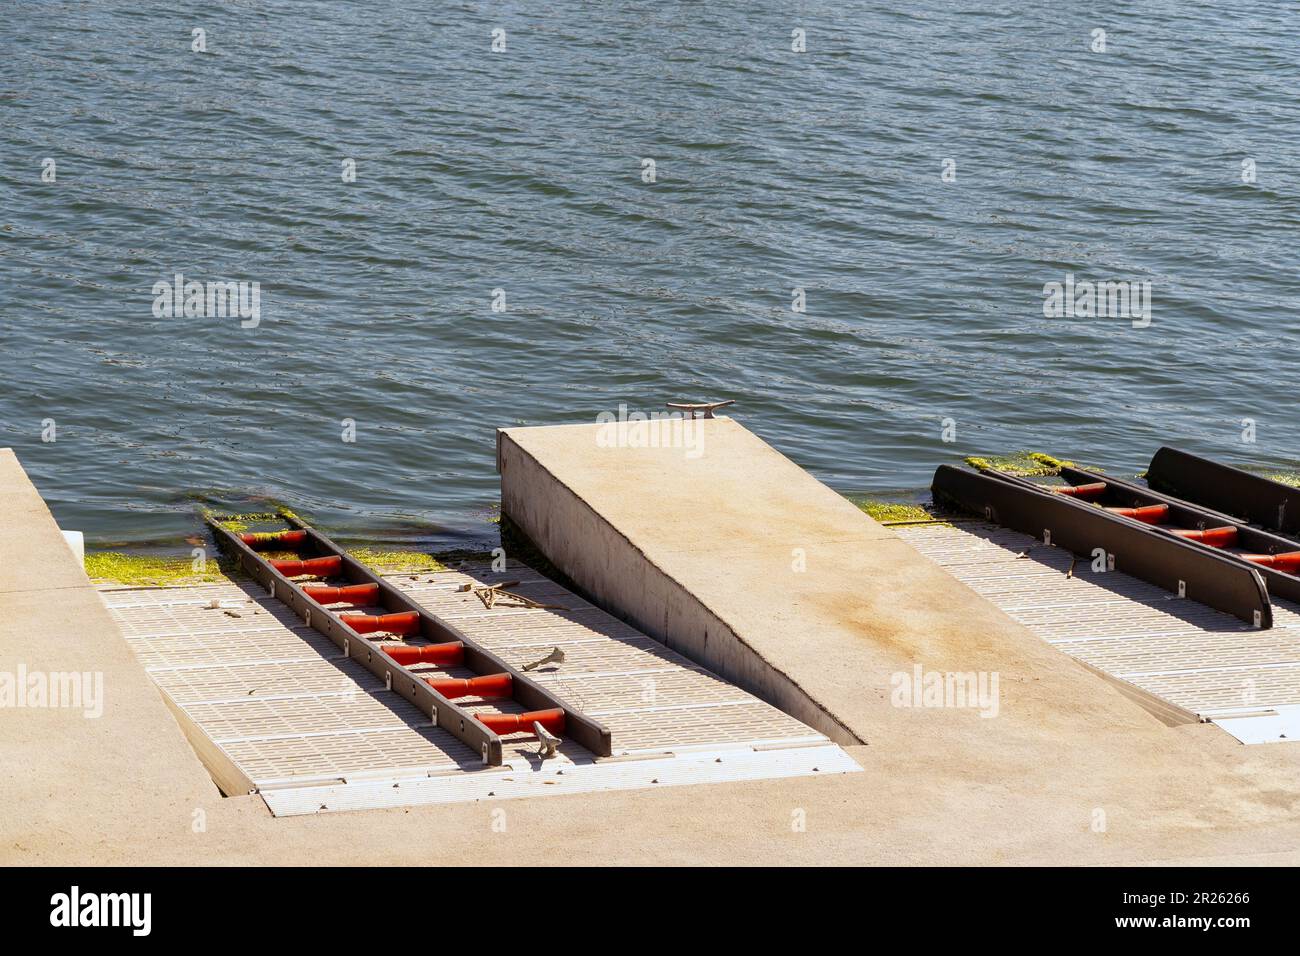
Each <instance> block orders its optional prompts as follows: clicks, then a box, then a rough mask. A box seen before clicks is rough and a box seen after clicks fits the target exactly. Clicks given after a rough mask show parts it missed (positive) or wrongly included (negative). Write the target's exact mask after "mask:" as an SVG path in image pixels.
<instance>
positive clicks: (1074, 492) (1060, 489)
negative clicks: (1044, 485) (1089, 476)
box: [1049, 481, 1106, 501]
mask: <svg viewBox="0 0 1300 956" xmlns="http://www.w3.org/2000/svg"><path fill="white" fill-rule="evenodd" d="M1049 487H1050V488H1051V489H1052V491H1053V492H1054V493H1055V494H1058V495H1065V496H1066V497H1068V498H1086V499H1087V500H1089V501H1091V500H1092V499H1093V498H1100V497H1101V496H1102V495H1104V494H1105V493H1106V482H1104V481H1094V482H1093V483H1092V484H1088V485H1050V486H1049Z"/></svg>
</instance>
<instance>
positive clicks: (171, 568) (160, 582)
mask: <svg viewBox="0 0 1300 956" xmlns="http://www.w3.org/2000/svg"><path fill="white" fill-rule="evenodd" d="M196 563H197V562H196V561H194V560H193V559H191V558H169V557H160V556H158V555H149V554H124V553H122V552H121V551H91V552H87V554H86V575H87V577H89V578H90V579H91V581H93V582H95V583H97V584H126V585H133V586H137V587H181V586H185V585H195V584H221V583H225V582H227V581H230V580H232V579H234V578H235V577H236V576H237V575H238V574H239V572H238V570H237V567H236V565H235V562H234V561H231V560H227V559H225V558H219V559H215V560H214V559H211V558H209V559H208V560H206V561H204V562H203V563H202V570H197V569H196V567H195V565H196Z"/></svg>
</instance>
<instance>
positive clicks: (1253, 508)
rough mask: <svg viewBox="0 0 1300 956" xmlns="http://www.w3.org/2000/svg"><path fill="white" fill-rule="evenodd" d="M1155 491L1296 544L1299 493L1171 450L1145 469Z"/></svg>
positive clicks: (1299, 535)
mask: <svg viewBox="0 0 1300 956" xmlns="http://www.w3.org/2000/svg"><path fill="white" fill-rule="evenodd" d="M1147 484H1148V485H1150V486H1151V487H1152V488H1153V489H1155V490H1156V491H1161V492H1164V493H1165V494H1169V495H1175V496H1176V497H1179V498H1182V499H1183V500H1184V501H1190V502H1193V503H1195V504H1199V505H1204V506H1206V507H1207V508H1213V509H1214V510H1215V511H1221V512H1223V513H1224V514H1229V515H1237V516H1238V520H1241V521H1246V522H1249V523H1250V524H1257V525H1259V526H1260V527H1262V528H1268V529H1270V530H1272V531H1277V532H1279V533H1281V534H1285V535H1289V536H1291V537H1293V538H1297V539H1300V488H1292V487H1291V486H1290V485H1284V484H1282V483H1281V482H1280V481H1273V480H1272V479H1271V478H1265V477H1263V476H1261V475H1255V474H1251V473H1250V472H1248V471H1244V470H1242V469H1241V468H1234V467H1233V466H1232V465H1224V464H1222V463H1220V462H1217V461H1211V460H1210V459H1208V458H1202V457H1201V456H1199V455H1193V454H1191V453H1190V452H1186V451H1179V450H1178V449H1176V448H1160V449H1158V450H1157V451H1156V453H1155V455H1153V456H1152V458H1151V466H1150V467H1149V468H1148V469H1147Z"/></svg>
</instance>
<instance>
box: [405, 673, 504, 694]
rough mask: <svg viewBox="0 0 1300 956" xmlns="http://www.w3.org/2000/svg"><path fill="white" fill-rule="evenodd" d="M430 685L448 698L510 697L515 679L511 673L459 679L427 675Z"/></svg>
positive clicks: (427, 681)
mask: <svg viewBox="0 0 1300 956" xmlns="http://www.w3.org/2000/svg"><path fill="white" fill-rule="evenodd" d="M424 681H425V683H427V684H428V685H429V686H430V687H432V688H433V689H434V690H436V691H437V692H438V693H439V694H441V695H442V696H443V697H446V698H447V699H449V700H450V699H451V698H453V697H470V696H474V697H509V696H510V695H511V692H512V690H511V688H512V686H513V684H514V681H512V680H511V678H510V675H509V674H486V675H484V676H483V677H471V678H469V679H468V680H458V679H457V678H454V677H426V678H425V679H424Z"/></svg>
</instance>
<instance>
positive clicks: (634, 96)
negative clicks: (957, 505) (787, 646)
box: [0, 0, 1300, 545]
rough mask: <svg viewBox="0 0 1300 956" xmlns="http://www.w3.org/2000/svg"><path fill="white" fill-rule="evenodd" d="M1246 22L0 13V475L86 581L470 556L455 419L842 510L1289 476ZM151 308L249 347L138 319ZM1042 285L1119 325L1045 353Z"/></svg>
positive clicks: (1297, 151) (955, 16) (303, 6)
mask: <svg viewBox="0 0 1300 956" xmlns="http://www.w3.org/2000/svg"><path fill="white" fill-rule="evenodd" d="M142 7H143V8H146V9H144V10H141V9H140V8H142ZM1026 7H1028V9H1026ZM1288 9H1294V8H1288V7H1287V5H1282V4H1276V3H1273V2H1260V3H1254V2H1242V3H1234V4H1231V5H1230V6H1223V5H1219V4H1213V3H1192V2H1160V0H1155V2H1144V3H1082V4H1068V5H1062V4H1056V3H1042V4H1029V5H1026V4H1003V5H997V4H994V5H987V4H984V5H976V4H956V3H943V2H937V0H918V2H916V3H911V4H903V5H896V4H891V5H883V4H873V3H854V2H835V3H820V2H807V3H800V4H796V5H793V6H792V5H790V4H782V3H775V2H769V0H754V2H749V3H743V4H742V3H712V4H694V3H692V4H679V3H664V2H630V3H620V4H593V3H579V2H573V0H561V2H550V3H546V4H536V3H493V4H486V3H483V4H464V3H449V4H428V3H416V2H411V0H393V2H389V3H385V4H379V5H372V4H359V3H358V4H320V3H315V2H296V3H295V2H288V3H276V4H262V3H252V2H228V3H196V2H189V3H187V2H173V3H168V4H165V5H163V4H157V5H149V4H125V3H116V2H99V3H59V2H47V3H21V4H17V3H15V4H7V5H6V7H5V11H4V15H3V17H0V349H2V358H0V445H11V446H13V447H14V448H15V449H16V451H17V452H18V454H19V456H20V458H21V460H22V462H23V464H24V465H25V466H26V468H27V469H28V471H29V472H30V473H31V475H32V477H33V478H34V480H35V482H36V484H37V485H38V487H39V488H40V489H41V491H42V492H43V493H44V494H45V495H46V497H47V499H48V500H49V502H50V504H51V506H52V508H53V510H54V512H55V515H56V517H57V518H58V519H59V520H60V522H61V523H63V524H64V525H65V526H67V527H73V528H80V529H84V530H85V531H86V532H87V533H88V534H89V536H90V537H91V539H92V541H93V542H95V543H98V544H101V545H103V544H111V543H120V542H132V543H145V542H158V541H166V540H173V539H177V538H179V537H180V536H182V535H184V534H186V533H189V532H192V531H193V530H194V529H195V528H196V527H197V518H196V510H195V509H196V505H198V504H199V503H209V504H214V505H216V506H218V507H223V508H224V507H231V508H243V507H247V506H248V505H249V504H253V505H256V504H257V503H258V502H259V501H262V500H264V499H271V500H277V501H283V502H285V503H287V504H288V505H290V506H291V507H293V508H295V509H297V510H299V511H301V512H303V513H305V514H308V515H311V516H314V517H315V518H316V519H317V520H318V521H319V522H320V523H321V524H322V525H323V526H325V527H327V528H329V529H332V530H335V531H339V532H341V533H344V534H348V535H364V536H373V537H381V538H382V537H394V536H399V535H402V534H406V533H416V534H422V535H425V536H432V537H434V538H436V539H437V540H440V541H451V540H455V539H457V536H460V535H468V536H470V537H474V536H475V535H478V536H482V535H484V534H485V533H490V527H491V526H490V525H487V524H486V523H485V515H486V514H487V513H488V512H489V510H490V509H491V507H492V506H493V504H494V503H495V502H496V500H497V477H496V474H495V471H494V458H493V441H494V435H493V431H494V429H495V428H496V427H497V426H500V425H519V424H547V423H557V422H573V421H592V420H594V419H595V418H596V416H597V415H598V414H599V413H600V412H602V411H608V410H616V409H617V408H618V406H619V404H620V403H626V404H627V405H628V407H629V408H632V409H643V410H653V409H657V408H659V407H660V406H661V403H662V402H664V401H665V400H674V399H677V400H706V399H713V398H722V397H727V398H734V399H736V400H737V405H736V407H735V409H734V415H735V417H736V418H738V419H739V420H740V421H742V422H743V423H744V424H745V425H746V426H748V427H749V428H751V429H753V430H754V431H756V432H757V433H758V434H760V435H761V436H762V437H764V438H765V439H767V440H768V441H770V442H771V443H772V444H774V445H775V446H776V447H778V448H779V449H781V450H782V451H784V452H785V453H786V454H788V455H790V456H791V457H792V458H794V459H795V460H796V461H797V462H799V463H800V464H802V465H803V466H805V467H807V468H809V469H810V470H811V471H812V472H813V473H814V474H816V475H818V476H819V477H820V478H822V479H823V480H824V481H826V482H827V483H828V484H830V485H831V486H832V487H834V488H836V489H837V490H839V491H841V492H843V493H845V494H849V495H858V494H863V493H867V492H877V493H894V492H904V493H911V492H919V491H920V490H921V489H924V488H925V487H926V486H928V484H929V479H930V475H931V474H932V472H933V470H934V467H935V466H936V465H937V464H939V463H940V462H955V461H958V460H960V458H961V457H962V456H965V455H969V454H987V453H996V452H1007V451H1012V450H1015V449H1022V448H1030V449H1039V450H1045V451H1050V452H1053V453H1056V454H1060V455H1068V456H1071V457H1077V458H1080V459H1084V460H1087V461H1090V462H1093V463H1096V464H1098V465H1101V466H1103V467H1107V468H1114V469H1116V470H1118V471H1126V472H1128V473H1132V472H1135V471H1138V470H1140V469H1141V468H1142V467H1143V466H1144V465H1145V463H1146V461H1147V460H1148V458H1149V456H1150V454H1151V452H1152V451H1153V450H1154V449H1155V447H1156V446H1157V445H1159V444H1160V443H1162V442H1164V443H1175V444H1179V445H1181V446H1184V447H1187V448H1189V449H1191V450H1194V451H1199V452H1202V453H1208V454H1213V455H1218V456H1222V457H1225V458H1229V459H1235V460H1249V461H1255V462H1258V463H1261V464H1268V465H1271V466H1279V467H1287V468H1294V467H1296V466H1297V465H1298V464H1300V418H1297V416H1296V415H1295V408H1296V400H1295V389H1296V387H1295V383H1294V382H1293V381H1292V380H1291V376H1292V374H1294V373H1295V372H1296V370H1297V368H1300V363H1298V362H1297V359H1300V332H1298V331H1297V327H1296V306H1297V290H1298V284H1300V278H1298V276H1300V251H1298V250H1300V245H1298V243H1297V237H1298V232H1297V227H1298V226H1300V185H1298V182H1300V105H1298V103H1300V95H1298V94H1300V77H1298V68H1297V52H1300V44H1297V41H1296V26H1297V21H1296V20H1295V18H1294V16H1291V15H1289V13H1288ZM195 29H202V30H203V31H204V33H203V35H202V38H203V41H204V44H205V45H206V52H195V51H194V50H193V49H192V46H194V45H195V44H196V42H197V41H196V37H195V34H194V32H193V31H194V30H195ZM498 29H500V30H504V43H505V49H504V50H503V51H500V52H493V49H492V46H493V42H494V34H493V31H494V30H498ZM796 30H801V31H803V36H805V37H806V41H805V42H806V52H802V53H799V52H794V51H793V50H792V45H795V44H797V42H798V41H797V38H795V37H792V31H796ZM1097 30H1104V31H1105V36H1104V41H1105V51H1104V52H1100V51H1095V50H1094V47H1097V46H1098V45H1099V44H1098V40H1099V38H1100V37H1099V35H1097V34H1095V33H1094V31H1097ZM501 36H502V35H501V34H497V39H498V45H499V41H500V39H501ZM47 158H48V159H53V160H54V166H53V170H52V171H53V173H54V181H53V182H49V181H45V180H44V179H43V176H42V174H43V172H44V171H45V170H46V166H47V165H48V164H46V163H45V160H46V159H47ZM647 159H652V160H654V174H655V182H653V183H647V182H645V181H644V176H645V175H646V164H645V163H644V161H645V160H647ZM345 160H352V161H353V162H354V163H355V181H353V182H347V181H345V175H344V173H345V169H344V161H345ZM947 160H951V161H952V162H946V161H947ZM1243 161H1253V179H1254V181H1253V182H1249V181H1243V179H1246V180H1249V179H1251V178H1252V176H1251V173H1250V169H1249V167H1250V165H1251V164H1250V163H1249V162H1247V163H1246V164H1245V166H1243ZM945 171H946V172H947V173H948V175H947V177H946V179H947V180H951V181H945V175H944V174H945ZM177 273H181V274H183V275H184V276H185V277H186V278H187V279H193V280H199V281H203V282H208V281H213V280H223V281H224V280H229V281H236V282H237V281H247V282H257V283H259V289H260V292H259V294H260V300H259V302H260V309H259V321H258V324H257V325H256V327H249V328H245V327H242V326H243V324H245V323H241V320H240V318H239V317H231V316H225V317H220V316H189V317H186V316H185V315H184V314H182V315H180V316H174V315H173V316H167V315H165V314H164V315H156V314H155V310H154V292H153V289H154V286H155V283H158V282H159V281H167V282H170V281H172V277H173V276H174V275H175V274H177ZM1067 274H1073V275H1074V276H1075V278H1076V280H1080V281H1082V280H1090V281H1098V280H1101V281H1116V282H1134V283H1139V284H1140V283H1142V282H1149V283H1150V290H1151V291H1150V302H1151V314H1150V324H1149V325H1147V326H1146V327H1140V326H1141V325H1142V324H1143V323H1142V322H1141V321H1140V320H1133V321H1131V320H1130V319H1129V318H1124V317H1106V316H1099V317H1086V316H1085V317H1074V318H1069V317H1064V318H1047V317H1045V316H1044V310H1043V303H1044V291H1043V290H1044V285H1045V284H1046V283H1050V282H1064V281H1065V278H1066V276H1067ZM796 288H802V289H803V290H805V291H804V296H805V299H806V311H804V312H802V313H799V312H794V311H792V308H791V306H792V301H793V297H794V292H793V290H794V289H796ZM1138 288H1141V286H1140V285H1139V286H1138ZM497 289H500V290H504V293H505V311H493V308H492V305H493V297H494V291H493V290H497ZM1135 325H1136V326H1139V327H1135ZM343 419H351V420H353V421H354V422H355V427H356V441H355V442H352V443H347V442H344V441H342V431H343V425H342V424H341V423H342V421H343ZM945 419H951V424H952V425H953V427H954V428H955V436H951V437H955V440H954V441H952V442H945V441H944V440H943V437H944V435H943V427H944V421H945ZM1243 419H1251V420H1253V421H1254V422H1255V437H1256V441H1255V443H1254V444H1247V443H1244V442H1243V440H1242V431H1243V426H1242V420H1243ZM47 420H53V423H54V428H55V435H54V437H55V438H56V440H55V441H53V442H49V441H43V440H42V437H43V431H46V432H47V431H48V421H47ZM46 437H48V434H47V436H46Z"/></svg>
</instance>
